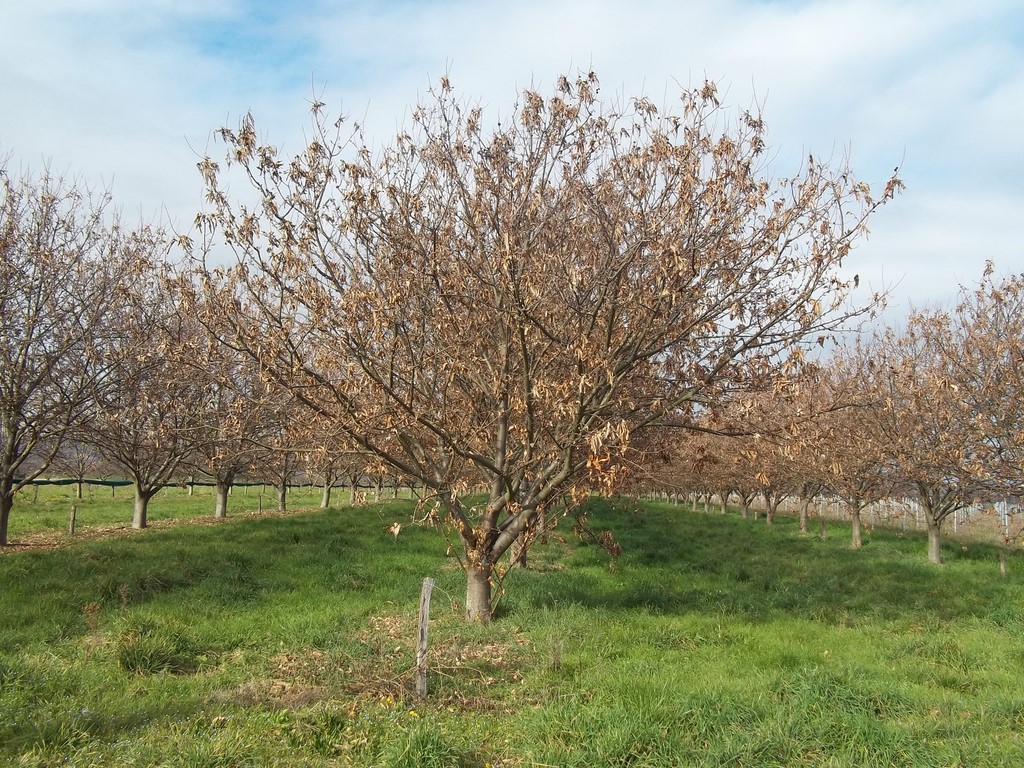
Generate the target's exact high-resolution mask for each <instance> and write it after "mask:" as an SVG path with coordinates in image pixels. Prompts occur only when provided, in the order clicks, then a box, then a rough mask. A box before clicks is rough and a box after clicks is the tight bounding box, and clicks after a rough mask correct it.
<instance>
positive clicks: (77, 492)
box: [75, 480, 85, 501]
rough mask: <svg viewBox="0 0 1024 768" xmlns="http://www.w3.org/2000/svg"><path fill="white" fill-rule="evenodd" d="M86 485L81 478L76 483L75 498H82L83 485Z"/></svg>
mask: <svg viewBox="0 0 1024 768" xmlns="http://www.w3.org/2000/svg"><path fill="white" fill-rule="evenodd" d="M83 485H85V483H83V482H82V481H81V480H79V481H78V482H77V483H75V498H76V499H78V500H79V501H81V500H82V486H83Z"/></svg>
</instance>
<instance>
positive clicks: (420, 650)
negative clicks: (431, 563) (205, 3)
mask: <svg viewBox="0 0 1024 768" xmlns="http://www.w3.org/2000/svg"><path fill="white" fill-rule="evenodd" d="M433 591H434V580H433V579H431V578H430V577H427V578H425V579H424V580H423V588H422V589H421V590H420V633H419V642H418V643H417V644H416V695H417V696H419V697H420V698H421V699H422V698H425V697H426V695H427V625H428V624H429V623H430V593H431V592H433Z"/></svg>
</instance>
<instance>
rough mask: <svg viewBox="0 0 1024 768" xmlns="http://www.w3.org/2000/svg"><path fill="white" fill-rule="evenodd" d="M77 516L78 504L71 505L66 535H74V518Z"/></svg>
mask: <svg viewBox="0 0 1024 768" xmlns="http://www.w3.org/2000/svg"><path fill="white" fill-rule="evenodd" d="M76 517H78V505H77V504H72V505H71V517H70V518H69V519H68V535H69V536H74V535H75V518H76Z"/></svg>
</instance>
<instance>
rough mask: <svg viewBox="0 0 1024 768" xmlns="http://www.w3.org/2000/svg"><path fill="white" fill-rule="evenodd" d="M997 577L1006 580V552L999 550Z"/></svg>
mask: <svg viewBox="0 0 1024 768" xmlns="http://www.w3.org/2000/svg"><path fill="white" fill-rule="evenodd" d="M999 575H1000V576H1002V577H1003V578H1004V579H1005V578H1006V550H1005V549H1000V550H999Z"/></svg>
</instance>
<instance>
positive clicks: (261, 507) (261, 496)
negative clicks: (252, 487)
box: [260, 493, 263, 513]
mask: <svg viewBox="0 0 1024 768" xmlns="http://www.w3.org/2000/svg"><path fill="white" fill-rule="evenodd" d="M260 512H261V513H262V512H263V494H262V493H261V494H260Z"/></svg>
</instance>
